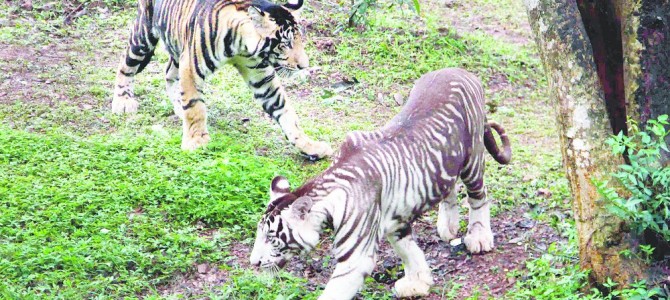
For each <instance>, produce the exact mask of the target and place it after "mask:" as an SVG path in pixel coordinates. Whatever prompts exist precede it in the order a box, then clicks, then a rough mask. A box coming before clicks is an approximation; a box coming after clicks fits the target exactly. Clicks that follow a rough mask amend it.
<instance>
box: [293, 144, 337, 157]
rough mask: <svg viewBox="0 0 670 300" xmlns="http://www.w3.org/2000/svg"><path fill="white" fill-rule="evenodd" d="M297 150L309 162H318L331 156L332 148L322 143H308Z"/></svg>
mask: <svg viewBox="0 0 670 300" xmlns="http://www.w3.org/2000/svg"><path fill="white" fill-rule="evenodd" d="M299 148H300V150H301V151H302V153H303V154H304V155H305V156H307V157H308V159H309V160H319V159H322V158H324V157H326V156H331V155H333V148H331V147H330V145H328V144H326V143H324V142H315V141H308V142H307V143H305V144H304V145H301V147H299Z"/></svg>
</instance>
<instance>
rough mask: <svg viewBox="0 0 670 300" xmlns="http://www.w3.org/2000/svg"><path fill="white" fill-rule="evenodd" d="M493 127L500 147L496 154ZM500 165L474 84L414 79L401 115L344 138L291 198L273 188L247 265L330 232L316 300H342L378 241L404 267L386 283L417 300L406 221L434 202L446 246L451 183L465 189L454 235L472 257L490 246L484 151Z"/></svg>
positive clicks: (464, 75)
mask: <svg viewBox="0 0 670 300" xmlns="http://www.w3.org/2000/svg"><path fill="white" fill-rule="evenodd" d="M492 130H495V131H497V133H498V135H500V139H501V141H502V144H503V148H502V149H499V148H498V145H497V143H496V141H495V139H494V136H493V133H492ZM487 150H488V152H489V153H491V155H492V156H493V158H494V159H495V160H496V161H497V162H499V163H501V164H507V163H509V161H510V158H511V148H510V143H509V139H508V137H507V135H506V134H505V131H504V130H503V128H502V126H500V125H498V124H496V123H494V122H490V121H487V120H486V115H485V111H484V92H483V90H482V87H481V83H480V82H479V80H478V79H477V78H476V77H475V76H474V75H472V74H470V73H468V72H467V71H465V70H461V69H443V70H439V71H434V72H431V73H428V74H426V75H424V76H422V77H421V78H420V79H419V80H418V81H417V82H416V84H415V86H414V88H413V89H412V91H411V93H410V96H409V100H408V102H407V103H406V104H405V107H404V108H403V109H402V111H401V112H400V113H399V114H398V115H397V116H396V117H395V118H393V120H391V121H390V122H389V123H388V124H387V125H386V126H385V127H384V128H382V129H380V130H378V131H373V132H353V133H350V134H348V135H347V137H346V139H345V142H344V143H343V144H342V146H341V147H340V150H339V154H338V155H337V157H336V158H335V160H334V162H333V164H332V165H331V166H330V167H329V168H328V169H326V170H325V171H324V172H323V173H322V174H320V175H318V176H317V177H315V178H313V179H311V180H309V181H307V182H306V183H305V184H303V185H302V186H301V187H299V188H297V189H295V190H293V191H291V190H290V188H289V183H288V181H287V180H286V179H284V178H282V177H277V178H275V179H274V180H273V181H272V185H271V189H270V198H271V201H270V204H269V205H268V207H267V210H266V211H265V213H264V215H263V217H262V218H261V221H260V222H259V223H258V231H257V235H256V241H255V244H254V247H253V250H252V253H251V263H252V265H256V266H260V267H262V268H266V269H275V268H277V267H281V266H282V265H283V264H285V263H286V261H287V259H288V258H290V257H291V256H292V255H294V254H296V253H300V252H307V251H309V250H311V249H313V248H314V246H316V244H317V243H318V242H319V237H320V233H321V232H322V229H323V228H324V227H331V228H332V229H333V230H332V232H333V233H334V235H335V239H334V242H333V252H334V253H333V254H334V257H335V258H336V259H337V265H336V266H335V270H334V272H333V274H332V276H331V278H330V281H328V284H327V285H326V288H325V290H324V291H323V294H322V295H321V297H319V299H351V298H353V297H354V296H355V295H356V292H357V291H358V290H359V289H360V288H361V286H362V285H363V282H364V279H365V277H366V276H368V275H369V274H370V273H371V272H372V271H373V268H374V266H375V258H376V255H377V247H378V244H379V240H380V239H381V238H386V239H388V241H389V242H390V244H391V245H392V246H393V249H394V250H395V251H396V253H397V254H398V255H399V256H400V257H401V258H402V261H403V265H404V266H405V277H403V278H401V279H400V280H398V281H397V282H396V283H395V293H396V295H398V296H400V297H408V296H419V295H426V294H428V292H429V289H430V287H431V285H432V284H433V278H432V275H431V270H430V267H429V266H428V263H427V262H426V259H425V256H424V253H423V251H422V250H421V249H420V248H419V246H418V245H417V243H416V242H415V241H414V240H413V238H412V229H411V223H412V221H414V220H415V219H416V218H417V217H419V216H421V215H422V214H423V213H424V212H426V211H427V210H429V209H431V208H432V207H434V206H435V205H437V204H438V203H439V213H438V220H437V229H438V233H439V235H440V237H441V238H442V239H443V240H445V241H449V240H451V239H453V238H454V237H456V234H457V233H458V229H459V214H458V201H457V197H456V189H455V188H454V187H455V185H456V181H457V179H459V178H460V180H461V181H462V182H463V183H464V184H465V186H466V187H467V194H468V202H469V204H470V218H469V224H468V228H467V233H466V235H465V237H464V238H463V241H464V243H465V245H466V247H467V248H468V249H469V250H470V251H471V252H474V253H477V252H486V251H490V250H492V249H493V233H492V231H491V224H490V215H489V212H490V201H489V199H488V198H487V197H486V186H485V185H484V153H485V152H486V151H487Z"/></svg>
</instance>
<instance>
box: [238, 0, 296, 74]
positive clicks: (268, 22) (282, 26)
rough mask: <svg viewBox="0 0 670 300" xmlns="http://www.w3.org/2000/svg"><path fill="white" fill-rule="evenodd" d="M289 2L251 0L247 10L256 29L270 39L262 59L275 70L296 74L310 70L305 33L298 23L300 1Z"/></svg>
mask: <svg viewBox="0 0 670 300" xmlns="http://www.w3.org/2000/svg"><path fill="white" fill-rule="evenodd" d="M291 1H293V0H289V2H288V3H286V4H285V5H276V4H274V3H272V2H269V1H267V0H253V1H252V5H251V6H250V7H249V10H248V13H249V16H250V17H251V20H252V21H253V23H254V26H255V27H256V30H257V31H258V32H259V33H260V34H261V35H262V36H264V37H267V38H269V40H270V48H269V50H268V51H267V53H263V57H265V58H266V59H267V60H268V61H269V62H270V64H272V66H274V67H275V69H277V70H288V71H297V70H299V69H304V68H307V67H309V58H308V57H307V53H305V48H304V40H303V39H304V30H303V29H302V26H300V24H299V23H298V21H297V17H298V10H299V9H300V8H301V7H302V5H303V0H295V1H297V3H291Z"/></svg>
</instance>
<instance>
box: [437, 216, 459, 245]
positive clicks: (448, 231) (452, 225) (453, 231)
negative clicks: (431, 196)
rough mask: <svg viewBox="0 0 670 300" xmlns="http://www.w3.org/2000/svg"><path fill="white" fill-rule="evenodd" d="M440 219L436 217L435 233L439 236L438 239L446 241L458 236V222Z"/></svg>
mask: <svg viewBox="0 0 670 300" xmlns="http://www.w3.org/2000/svg"><path fill="white" fill-rule="evenodd" d="M440 221H441V220H440V219H439V218H438V220H437V234H438V235H439V236H440V239H442V240H443V241H445V242H447V243H448V242H449V241H451V240H453V239H455V238H456V237H457V236H458V222H448V221H443V222H440Z"/></svg>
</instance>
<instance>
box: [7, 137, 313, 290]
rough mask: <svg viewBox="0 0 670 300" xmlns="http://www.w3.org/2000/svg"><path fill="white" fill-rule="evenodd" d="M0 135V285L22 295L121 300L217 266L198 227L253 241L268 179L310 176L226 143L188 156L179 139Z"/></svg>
mask: <svg viewBox="0 0 670 300" xmlns="http://www.w3.org/2000/svg"><path fill="white" fill-rule="evenodd" d="M2 129H3V130H1V131H0V207H2V211H3V213H2V214H0V243H1V244H2V245H3V247H0V258H1V259H0V277H2V278H5V280H6V282H5V283H6V284H8V286H9V287H13V289H14V292H15V293H16V294H17V295H25V294H26V293H27V294H32V295H35V296H43V297H45V298H62V299H73V298H80V297H84V298H89V297H92V296H94V295H95V296H105V295H106V296H110V297H112V298H118V297H123V296H129V295H134V294H135V293H138V292H140V291H142V290H146V289H148V288H150V287H151V286H153V285H155V284H159V283H161V282H162V281H163V280H164V279H166V278H168V277H170V276H172V274H174V273H175V272H185V271H188V270H189V268H190V267H191V266H192V265H193V263H195V262H197V261H201V260H212V261H219V260H221V258H222V257H223V255H225V253H226V252H225V250H226V245H227V244H226V242H225V241H224V240H223V239H221V240H210V239H206V238H203V237H200V236H199V234H198V233H199V232H198V229H197V227H196V226H195V224H196V222H202V223H204V224H205V225H206V226H207V227H210V228H212V227H214V228H216V227H221V228H222V229H223V231H224V232H227V233H230V234H229V235H228V237H227V238H235V239H241V238H243V237H248V236H250V234H251V233H252V230H253V229H254V228H255V222H256V221H257V219H256V216H257V215H258V214H259V212H260V211H261V210H262V209H263V208H264V207H265V204H266V201H267V199H266V198H267V188H268V186H269V182H270V180H271V179H272V178H273V176H275V175H276V174H279V173H281V174H284V175H287V176H288V177H289V178H292V179H299V180H302V179H303V177H304V176H305V174H304V172H303V171H302V170H300V168H299V167H298V166H297V165H295V164H294V163H292V162H290V161H289V159H288V158H280V159H279V160H273V159H269V158H264V157H258V156H256V155H255V154H254V148H253V146H251V145H248V144H240V143H238V142H237V141H236V140H235V139H233V138H231V137H228V136H223V135H214V139H213V142H212V144H211V145H210V146H209V147H208V149H207V150H204V151H197V152H194V153H188V152H183V151H181V150H180V149H179V136H178V135H177V134H174V135H172V138H167V137H162V136H159V135H154V134H136V135H132V136H124V135H101V136H93V137H91V138H89V139H85V140H83V139H79V138H76V137H71V136H65V135H58V134H40V135H38V134H30V133H26V132H24V131H16V130H9V129H7V128H2ZM17 287H18V288H17Z"/></svg>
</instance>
